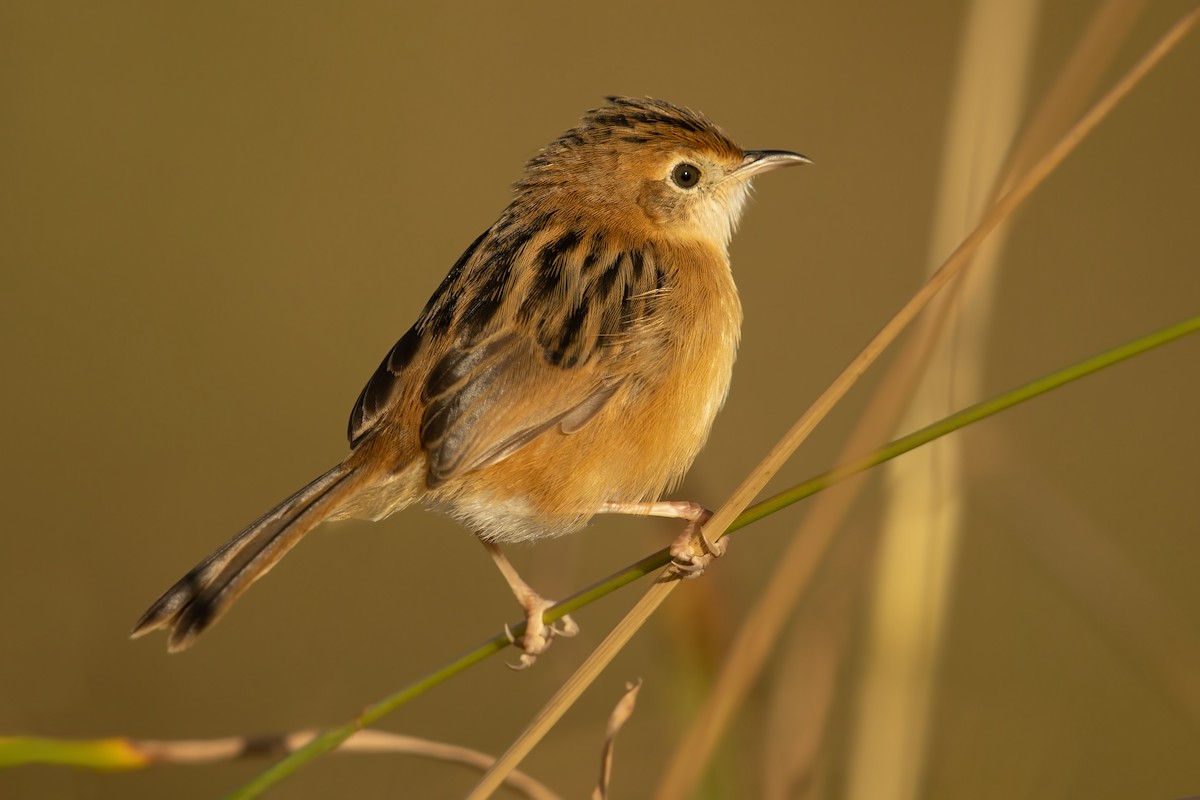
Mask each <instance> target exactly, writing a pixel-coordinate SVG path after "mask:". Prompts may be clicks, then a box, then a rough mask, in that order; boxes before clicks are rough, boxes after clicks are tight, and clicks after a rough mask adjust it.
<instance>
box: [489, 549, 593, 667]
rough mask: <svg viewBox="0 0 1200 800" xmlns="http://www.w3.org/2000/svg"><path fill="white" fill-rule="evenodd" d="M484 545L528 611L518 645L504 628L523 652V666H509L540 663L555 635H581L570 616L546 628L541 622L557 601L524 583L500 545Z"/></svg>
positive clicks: (510, 634) (527, 665)
mask: <svg viewBox="0 0 1200 800" xmlns="http://www.w3.org/2000/svg"><path fill="white" fill-rule="evenodd" d="M483 546H484V547H486V548H487V551H488V553H489V554H490V555H491V557H492V560H493V561H495V562H496V566H497V567H498V568H499V569H500V574H501V575H503V576H504V580H506V581H507V582H508V588H510V589H512V593H513V595H515V596H516V598H517V602H518V603H520V604H521V608H523V609H524V610H525V633H524V634H522V635H521V640H520V641H519V642H518V641H517V640H516V639H515V638H514V637H513V635H512V633H511V632H510V631H509V630H508V627H507V626H505V628H504V630H505V632H506V633H508V638H509V641H511V642H512V643H513V644H515V645H516V646H517V647H519V648H521V650H523V651H524V652H522V653H521V663H520V664H519V665H518V664H509V666H510V667H512V668H513V669H525V668H526V667H529V666H532V665H533V662H535V661H537V657H538V656H540V655H541V654H542V653H544V652H545V651H546V648H547V647H549V646H550V642H551V640H552V639H553V638H554V637H555V636H568V637H569V636H574V635H575V634H577V633H579V626H578V625H576V624H575V620H573V619H571V617H570V616H569V615H568V616H565V617H563V618H562V619H561V620H560V621H561V622H562V627H559V626H558V625H553V624H552V625H547V624H546V623H545V622H544V621H543V620H542V615H543V614H544V613H545V612H546V609H548V608H550V607H551V606H552V605H554V601H553V600H547V599H546V598H544V597H542V596H541V595H540V594H538V593H537V592H535V591H534V590H533V587H531V586H530V585H529V584H528V583H526V582H525V581H524V580H522V578H521V576H520V575H518V574H517V570H516V568H515V567H514V566H513V565H512V562H510V561H509V560H508V557H507V556H505V555H504V552H503V551H502V550H501V549H500V546H499V545H497V544H495V543H494V542H484V543H483Z"/></svg>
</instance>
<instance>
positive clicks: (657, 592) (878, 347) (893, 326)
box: [468, 8, 1200, 800]
mask: <svg viewBox="0 0 1200 800" xmlns="http://www.w3.org/2000/svg"><path fill="white" fill-rule="evenodd" d="M1198 18H1200V8H1194V9H1193V10H1192V11H1191V12H1190V13H1188V14H1187V15H1185V16H1184V17H1183V18H1182V19H1181V20H1180V21H1179V22H1177V23H1176V24H1175V25H1174V26H1173V27H1172V28H1171V29H1170V30H1169V31H1168V32H1167V33H1166V34H1165V35H1164V36H1163V37H1162V38H1161V39H1160V40H1159V41H1158V42H1157V43H1156V44H1155V45H1154V47H1153V48H1151V50H1150V51H1149V52H1148V53H1147V54H1146V55H1145V56H1143V57H1142V59H1141V60H1140V61H1139V62H1138V63H1137V64H1136V65H1134V67H1133V68H1132V69H1130V71H1129V72H1127V73H1126V74H1125V75H1124V76H1122V78H1121V80H1119V81H1118V82H1117V83H1116V85H1114V86H1113V87H1112V88H1111V89H1110V90H1109V91H1108V92H1107V93H1106V94H1105V95H1104V96H1103V97H1102V98H1101V99H1100V100H1099V101H1098V102H1097V103H1096V104H1095V105H1094V106H1092V108H1091V109H1090V110H1089V111H1088V113H1087V114H1085V115H1084V116H1083V118H1081V119H1080V120H1079V121H1078V122H1077V123H1076V124H1075V125H1074V126H1073V127H1072V128H1071V130H1069V131H1068V132H1067V134H1066V135H1065V136H1064V137H1063V138H1062V139H1061V140H1059V141H1058V142H1057V143H1056V144H1055V146H1054V147H1053V148H1052V149H1051V150H1050V151H1049V152H1048V153H1047V154H1046V155H1045V156H1043V157H1042V158H1041V159H1039V160H1038V162H1037V163H1036V164H1034V166H1033V167H1032V168H1031V169H1030V170H1029V171H1028V172H1027V173H1025V174H1024V175H1022V176H1021V178H1020V179H1019V180H1018V181H1016V183H1015V184H1014V186H1013V188H1012V189H1011V190H1010V191H1009V192H1007V193H1006V194H1005V195H1004V196H1003V197H1001V198H1000V200H999V201H997V202H996V203H995V204H994V205H993V206H992V207H991V208H990V209H989V210H988V213H987V215H985V217H984V218H983V220H982V221H981V222H980V224H979V226H978V227H976V228H975V230H974V231H972V232H971V235H970V236H968V237H967V238H966V239H965V240H964V241H963V242H962V244H960V245H959V246H958V248H957V249H956V250H955V251H954V252H953V253H951V254H950V256H949V258H947V259H946V262H945V263H944V264H943V265H942V267H941V269H939V270H938V271H937V272H936V273H935V274H934V275H933V276H932V277H931V278H930V279H929V281H927V282H926V283H925V285H924V286H922V287H921V288H920V289H919V290H918V291H917V293H916V294H915V295H914V296H913V297H912V299H910V300H909V301H908V303H906V304H905V306H904V307H903V308H902V309H901V310H900V311H899V312H898V313H897V314H896V315H895V316H894V317H892V319H891V320H889V321H888V323H887V324H886V325H885V326H884V327H883V328H882V329H881V330H880V331H879V333H877V334H876V335H875V336H874V337H873V338H872V339H871V341H870V342H868V344H867V346H866V347H865V348H864V349H863V350H862V352H860V353H859V354H858V355H857V356H856V357H855V358H854V360H853V361H851V362H850V364H849V365H848V366H847V367H846V369H845V370H844V371H843V372H842V374H841V375H839V376H838V377H837V379H835V380H834V382H833V383H832V384H831V385H830V386H829V388H828V389H826V390H825V392H823V393H822V394H821V396H820V397H819V398H817V401H816V402H815V403H814V404H813V405H812V406H811V407H810V408H809V409H808V411H806V412H805V413H804V414H803V415H802V416H801V417H800V419H799V420H797V421H796V423H795V425H793V426H792V428H791V429H790V430H789V431H788V432H787V433H786V434H785V435H784V436H783V438H782V439H781V440H780V441H779V442H778V443H777V444H776V445H775V447H773V448H772V449H771V451H770V452H769V453H768V454H767V456H766V457H765V458H764V459H763V460H762V462H761V463H760V464H759V465H758V466H757V467H756V468H755V469H754V470H753V471H752V472H751V474H750V475H749V476H747V478H746V479H745V480H744V481H743V482H742V484H741V485H740V486H739V487H738V488H737V489H736V490H735V491H734V493H733V495H732V496H731V497H730V498H729V500H727V501H726V503H725V505H723V506H722V507H721V508H720V509H719V510H718V511H717V513H716V514H714V515H713V518H712V519H711V520H710V521H709V524H708V526H707V527H708V529H709V530H720V531H723V530H725V529H726V528H727V527H728V526H729V523H730V522H732V521H733V519H734V518H736V517H737V515H738V514H740V513H741V512H742V510H744V509H745V508H746V507H747V506H748V505H749V504H750V502H751V500H753V498H754V497H755V496H757V495H758V493H759V492H761V491H762V489H763V487H765V486H766V484H767V483H768V482H769V481H770V479H771V478H772V477H773V476H774V475H775V474H776V473H777V472H778V471H779V469H780V467H782V465H783V464H784V463H785V462H786V461H787V459H788V458H790V457H791V455H792V453H793V452H795V450H796V448H797V447H798V446H799V445H800V443H801V442H803V441H804V439H805V438H807V437H808V435H809V434H810V433H811V432H812V430H813V429H814V428H815V427H816V425H817V424H818V423H819V422H820V421H821V420H822V419H823V418H824V417H825V415H826V414H828V413H829V411H830V410H831V409H832V408H833V406H834V405H835V404H836V403H837V402H839V401H840V400H841V398H842V397H844V396H845V394H846V393H847V392H848V391H849V390H850V387H851V386H853V385H854V383H855V382H856V381H857V380H858V378H859V377H860V376H861V375H862V374H863V373H864V372H865V371H866V370H867V368H868V367H869V366H870V365H871V364H873V363H874V362H875V360H876V359H877V358H878V357H879V355H880V354H881V353H882V352H883V350H884V349H885V348H886V347H888V346H889V345H890V344H891V343H892V342H893V341H895V339H896V337H897V336H899V334H900V332H901V331H903V330H904V329H905V328H906V327H907V326H908V324H909V323H911V322H912V320H913V319H914V318H915V317H916V315H917V314H919V313H920V312H921V310H922V309H923V308H924V307H925V306H926V305H928V303H929V301H930V300H931V299H932V298H933V297H934V296H935V295H936V294H937V293H938V292H939V291H940V290H941V289H942V288H943V287H944V286H945V285H946V284H947V283H948V282H949V281H951V280H952V279H953V278H954V277H955V276H956V275H957V274H959V272H961V271H962V269H963V268H964V267H965V266H966V264H967V263H968V262H969V260H970V258H971V257H972V256H973V254H974V253H975V251H976V250H977V249H978V247H979V245H980V244H982V243H983V241H984V240H985V239H986V238H987V237H988V235H989V234H991V232H992V231H993V230H995V228H996V227H997V226H998V225H999V224H1000V223H1001V222H1003V221H1004V220H1005V219H1007V218H1008V217H1009V216H1010V215H1011V214H1012V212H1013V211H1014V210H1015V209H1016V208H1017V207H1018V206H1019V205H1020V204H1021V203H1023V202H1024V201H1025V200H1026V199H1027V198H1028V197H1029V195H1030V194H1031V193H1032V192H1033V191H1034V189H1036V188H1037V187H1038V186H1039V185H1040V184H1041V183H1042V182H1043V181H1044V180H1045V179H1046V178H1047V177H1048V176H1049V175H1050V173H1051V172H1053V171H1054V170H1055V169H1056V168H1057V167H1058V166H1059V165H1060V164H1061V163H1062V161H1063V160H1064V159H1065V158H1066V157H1067V156H1068V155H1069V154H1070V153H1071V152H1072V151H1074V149H1075V148H1076V147H1078V145H1079V143H1080V142H1081V141H1082V140H1083V139H1084V138H1085V137H1086V136H1087V135H1088V134H1090V133H1091V132H1092V130H1094V129H1095V127H1096V126H1097V125H1098V124H1099V123H1100V122H1101V121H1102V120H1103V119H1104V118H1105V117H1106V116H1107V115H1108V114H1109V113H1111V112H1112V110H1113V108H1114V107H1115V106H1116V105H1117V104H1118V103H1119V102H1120V101H1121V100H1122V99H1124V98H1125V96H1126V95H1128V94H1129V92H1130V91H1132V89H1133V88H1134V87H1135V86H1136V85H1137V84H1138V83H1139V82H1140V81H1141V80H1142V79H1143V78H1145V76H1146V74H1147V73H1149V72H1150V70H1152V69H1153V68H1154V67H1155V66H1156V65H1157V64H1158V63H1159V62H1160V61H1162V59H1163V58H1164V57H1165V56H1166V55H1167V53H1169V52H1170V51H1171V50H1172V49H1174V47H1175V46H1176V45H1177V44H1178V43H1179V42H1180V40H1182V39H1183V37H1184V36H1186V35H1187V34H1188V32H1189V31H1190V30H1191V29H1192V27H1194V25H1195V23H1196V21H1197V19H1198ZM676 585H677V584H676V582H675V581H674V580H671V579H670V578H669V576H668V574H667V573H664V574H663V575H661V576H660V577H659V579H658V580H657V581H656V582H655V583H654V585H652V586H651V587H650V589H649V590H648V591H647V592H646V593H645V594H644V595H643V596H642V597H641V598H640V599H639V600H638V602H637V603H636V604H635V605H634V606H633V608H632V609H630V611H629V612H628V613H627V614H626V615H625V617H624V618H623V619H622V620H621V621H620V622H619V623H618V624H617V626H616V627H615V628H614V629H613V630H612V632H611V633H609V635H608V636H607V637H605V639H604V640H603V641H602V642H601V643H600V644H599V646H598V647H597V648H596V650H595V651H593V652H592V653H591V654H590V655H589V656H588V658H587V659H586V660H585V661H584V663H583V664H582V665H580V667H579V668H578V669H577V670H576V672H575V673H574V674H573V675H571V677H570V678H568V679H567V681H566V682H565V683H564V684H563V686H562V687H561V688H560V689H559V690H558V692H556V693H555V694H554V696H553V697H552V698H551V699H550V700H549V701H548V702H547V704H546V705H545V706H544V707H543V708H542V709H541V710H540V711H539V712H538V713H537V714H536V715H535V716H534V718H533V720H532V721H531V722H530V723H529V725H528V726H527V727H526V728H525V730H524V731H522V733H521V734H520V735H519V736H518V737H517V739H516V740H515V741H514V742H513V744H512V745H510V746H509V749H508V750H507V751H505V752H504V754H502V755H501V756H500V758H499V759H497V761H496V764H495V765H494V766H493V767H492V769H491V770H489V771H488V773H487V774H486V775H484V777H483V779H482V780H481V781H480V782H479V784H478V785H476V787H475V788H474V789H473V790H472V792H471V794H470V795H468V797H469V798H472V799H473V800H480V799H481V798H485V797H488V796H490V795H491V794H492V793H493V792H494V791H495V790H496V789H497V788H498V787H499V785H500V783H501V781H502V780H503V776H504V775H506V774H507V773H508V772H509V771H511V770H512V769H514V768H515V767H516V765H517V764H519V763H520V762H521V760H522V759H523V758H524V757H525V756H526V755H527V754H528V753H529V751H530V750H532V749H533V747H534V746H535V745H536V744H537V742H538V741H540V740H541V738H542V737H543V736H545V734H546V733H547V732H548V731H549V730H550V728H551V727H553V726H554V723H555V722H557V721H558V720H559V719H560V718H561V717H562V715H563V714H564V713H566V710H567V708H569V707H570V706H571V705H572V704H573V703H574V702H575V700H576V699H578V697H579V696H580V695H581V694H583V691H584V690H585V689H586V688H587V687H588V686H589V685H591V683H592V681H594V680H595V678H596V676H597V675H599V674H600V672H601V671H602V670H603V669H604V667H605V666H607V665H608V663H609V662H610V661H611V660H612V659H613V658H614V657H615V656H616V654H617V653H618V652H620V650H621V648H623V647H624V646H625V643H626V642H628V641H629V639H630V638H632V637H633V634H634V633H635V632H636V631H637V630H638V629H640V628H641V626H642V625H643V624H644V623H645V621H646V620H647V619H648V618H649V617H650V615H651V614H652V613H653V612H654V610H655V609H656V608H658V606H659V605H661V604H662V602H663V601H664V600H665V599H666V598H667V596H668V595H669V594H670V593H671V591H672V590H673V589H674V587H675V586H676Z"/></svg>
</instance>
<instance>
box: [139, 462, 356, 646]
mask: <svg viewBox="0 0 1200 800" xmlns="http://www.w3.org/2000/svg"><path fill="white" fill-rule="evenodd" d="M350 461H351V460H347V461H346V462H343V463H341V464H338V465H337V466H336V467H334V468H333V469H331V470H329V471H328V472H326V473H325V474H324V475H322V476H321V477H319V478H317V479H316V480H315V481H313V482H312V483H310V484H308V485H307V486H305V487H304V488H303V489H301V490H300V491H298V492H296V493H295V494H293V495H292V496H291V497H289V498H288V499H287V500H284V501H283V502H282V503H280V504H279V505H278V506H276V507H275V508H274V509H272V510H271V511H269V512H267V514H266V515H265V516H263V517H262V518H261V519H259V520H258V521H257V522H255V523H253V524H252V525H250V526H249V527H248V528H246V529H245V530H244V531H242V532H241V533H239V534H238V535H237V536H235V537H233V538H232V539H230V540H229V541H228V542H227V543H226V544H225V545H223V546H222V547H221V548H220V549H219V550H217V551H216V552H215V553H213V554H212V555H210V556H209V557H208V558H206V559H204V560H203V561H201V562H200V563H199V564H197V565H196V566H195V567H193V568H192V570H191V571H190V572H188V574H186V575H184V576H183V577H182V578H180V579H179V581H178V582H177V583H176V584H175V585H174V586H172V587H171V588H170V589H168V590H167V591H166V592H165V593H164V594H163V596H162V597H160V598H158V600H157V601H155V603H154V605H152V606H150V608H149V610H147V611H146V613H145V614H143V615H142V618H141V619H139V620H138V621H137V624H136V625H134V626H133V632H132V633H131V636H132V637H133V638H137V637H139V636H142V635H144V634H147V633H149V632H150V631H153V630H158V629H159V628H166V629H167V630H168V632H169V633H170V638H169V639H168V641H167V647H168V649H169V650H170V651H171V652H176V651H179V650H183V649H185V648H187V647H189V646H190V645H191V644H192V643H193V642H194V641H195V639H196V637H197V636H199V635H200V634H201V633H203V632H204V631H205V630H206V629H207V628H208V627H209V626H211V625H213V624H214V623H215V622H216V621H217V620H219V619H220V618H221V617H222V616H223V615H224V614H225V612H227V611H228V610H229V608H230V606H232V605H233V603H234V601H235V600H237V599H238V598H239V597H240V596H241V595H242V592H244V591H246V590H247V589H249V588H250V584H252V583H254V582H255V581H256V580H258V579H259V578H261V577H262V576H263V575H265V574H267V572H268V571H270V569H271V568H272V567H274V566H275V565H276V564H277V563H278V562H279V559H281V558H283V557H284V556H285V555H286V554H287V552H288V551H289V550H291V549H292V548H293V547H295V546H296V543H297V542H299V541H300V539H301V538H302V537H303V536H304V534H306V533H308V532H309V531H311V530H312V529H313V528H315V527H316V526H317V525H319V524H320V523H321V522H323V521H324V520H326V519H329V518H330V517H331V516H334V515H335V514H336V513H337V512H338V510H339V509H341V508H342V506H343V505H344V504H345V503H346V502H347V501H348V500H350V499H351V498H352V497H353V496H354V495H355V494H357V493H358V492H359V491H361V490H362V489H363V488H364V484H366V483H367V482H369V481H371V480H372V478H373V476H372V475H371V474H370V470H368V469H367V468H366V467H364V466H363V465H362V464H361V462H360V463H359V464H354V463H350Z"/></svg>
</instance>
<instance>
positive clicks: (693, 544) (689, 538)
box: [671, 516, 728, 579]
mask: <svg viewBox="0 0 1200 800" xmlns="http://www.w3.org/2000/svg"><path fill="white" fill-rule="evenodd" d="M707 521H708V518H707V516H706V517H705V518H704V519H703V520H696V521H694V522H689V523H688V526H687V527H686V528H684V529H683V533H681V534H679V537H678V538H677V539H675V541H674V542H672V543H671V559H672V561H671V566H672V567H674V569H675V571H676V573H677V574H678V576H679V577H681V578H684V579H691V578H699V577H700V576H701V575H702V574H704V570H705V569H707V568H708V565H709V564H711V563H712V562H713V561H714V560H716V559H718V558H720V557H721V556H723V555H725V551H726V549H728V542H727V541H726V540H725V539H718V540H716V541H710V540H709V538H708V537H707V536H705V535H704V529H703V527H702V525H703V523H704V522H707Z"/></svg>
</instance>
